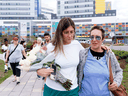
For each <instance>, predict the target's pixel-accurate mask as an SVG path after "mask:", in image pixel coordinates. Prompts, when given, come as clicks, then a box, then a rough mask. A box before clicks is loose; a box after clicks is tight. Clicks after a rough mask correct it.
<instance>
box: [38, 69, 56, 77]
mask: <svg viewBox="0 0 128 96" xmlns="http://www.w3.org/2000/svg"><path fill="white" fill-rule="evenodd" d="M52 72H54V69H44V68H42V69H38V70H37V74H38V75H39V76H42V77H47V76H49V75H50V74H51V73H52Z"/></svg>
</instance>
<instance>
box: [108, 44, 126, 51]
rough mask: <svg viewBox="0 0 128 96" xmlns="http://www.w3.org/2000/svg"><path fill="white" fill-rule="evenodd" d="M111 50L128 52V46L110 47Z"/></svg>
mask: <svg viewBox="0 0 128 96" xmlns="http://www.w3.org/2000/svg"><path fill="white" fill-rule="evenodd" d="M109 47H110V48H111V49H114V50H124V51H128V46H112V45H111V46H109Z"/></svg>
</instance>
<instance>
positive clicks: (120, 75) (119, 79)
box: [111, 52, 123, 87]
mask: <svg viewBox="0 0 128 96" xmlns="http://www.w3.org/2000/svg"><path fill="white" fill-rule="evenodd" d="M111 64H112V65H111V66H112V70H113V71H114V72H115V74H113V75H114V76H113V78H114V81H115V82H116V83H117V85H118V87H119V86H120V84H121V82H122V79H123V70H122V69H121V68H120V64H119V63H118V60H117V58H116V56H115V54H114V53H113V52H112V53H111ZM114 68H115V70H114Z"/></svg>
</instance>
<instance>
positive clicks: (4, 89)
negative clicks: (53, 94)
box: [0, 71, 43, 96]
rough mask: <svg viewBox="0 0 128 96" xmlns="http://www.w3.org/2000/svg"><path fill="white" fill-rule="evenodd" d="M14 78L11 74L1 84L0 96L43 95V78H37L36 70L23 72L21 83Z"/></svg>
mask: <svg viewBox="0 0 128 96" xmlns="http://www.w3.org/2000/svg"><path fill="white" fill-rule="evenodd" d="M13 79H14V77H13V76H11V77H9V78H8V79H6V80H5V81H4V82H3V83H2V84H0V96H43V91H42V86H43V80H42V79H41V78H40V80H39V79H37V74H36V72H25V71H23V72H21V77H20V84H19V85H16V82H12V80H13Z"/></svg>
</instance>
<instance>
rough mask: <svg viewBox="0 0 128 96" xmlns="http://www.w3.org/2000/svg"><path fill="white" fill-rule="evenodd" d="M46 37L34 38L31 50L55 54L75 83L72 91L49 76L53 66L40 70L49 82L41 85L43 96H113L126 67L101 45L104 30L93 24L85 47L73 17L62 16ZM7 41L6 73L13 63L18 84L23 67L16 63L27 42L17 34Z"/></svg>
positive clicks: (4, 48) (69, 77)
mask: <svg viewBox="0 0 128 96" xmlns="http://www.w3.org/2000/svg"><path fill="white" fill-rule="evenodd" d="M44 39H45V42H42V38H41V37H38V38H37V40H35V41H33V44H32V46H31V50H32V49H33V48H34V47H37V46H38V47H40V49H43V50H45V51H46V52H47V55H49V54H50V53H53V54H54V56H55V63H57V64H58V65H59V66H61V68H60V70H59V72H60V73H61V74H62V75H63V76H64V78H67V79H68V80H70V81H71V84H72V85H71V88H70V90H66V89H65V88H64V87H63V86H62V85H61V84H60V82H56V81H54V80H51V79H50V78H49V75H50V74H51V73H52V72H54V69H52V68H50V69H49V68H48V69H47V68H41V69H38V70H37V76H38V78H42V79H43V80H44V82H46V84H45V83H44V84H45V85H44V87H43V88H42V89H44V91H43V96H114V95H113V94H112V93H111V91H113V90H116V89H117V88H118V87H119V86H120V84H121V82H122V78H123V75H122V74H123V70H122V69H121V68H120V64H119V63H118V61H117V59H116V57H115V55H114V53H113V52H112V51H111V50H110V49H109V48H108V47H106V46H103V45H102V43H103V41H104V39H105V31H104V30H103V29H102V28H101V27H100V26H94V27H92V29H91V30H90V47H88V48H84V47H83V46H82V45H81V44H80V43H79V42H78V41H77V40H75V24H74V22H73V20H72V19H71V18H66V17H64V18H62V19H61V20H60V22H59V24H58V26H57V29H56V32H55V36H54V37H53V38H52V39H51V36H50V35H49V34H48V33H45V34H44ZM4 42H5V44H4V45H3V46H2V52H4V54H3V57H4V58H5V72H7V70H9V69H10V66H9V64H10V65H11V68H12V71H13V75H14V80H13V82H15V81H16V84H19V83H20V80H19V77H20V71H21V70H20V69H18V68H17V66H18V65H19V61H20V60H21V59H24V58H26V52H25V45H26V44H24V43H25V42H24V41H21V43H20V44H18V38H17V37H14V38H13V44H10V45H8V43H7V40H6V39H5V41H4ZM5 52H6V56H5ZM39 52H41V51H39ZM17 54H18V55H17ZM8 57H9V60H8ZM23 57H24V58H23ZM109 60H111V65H112V66H111V68H112V73H113V77H114V82H113V83H112V84H110V83H109ZM7 65H8V68H7ZM57 76H58V75H57Z"/></svg>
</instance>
